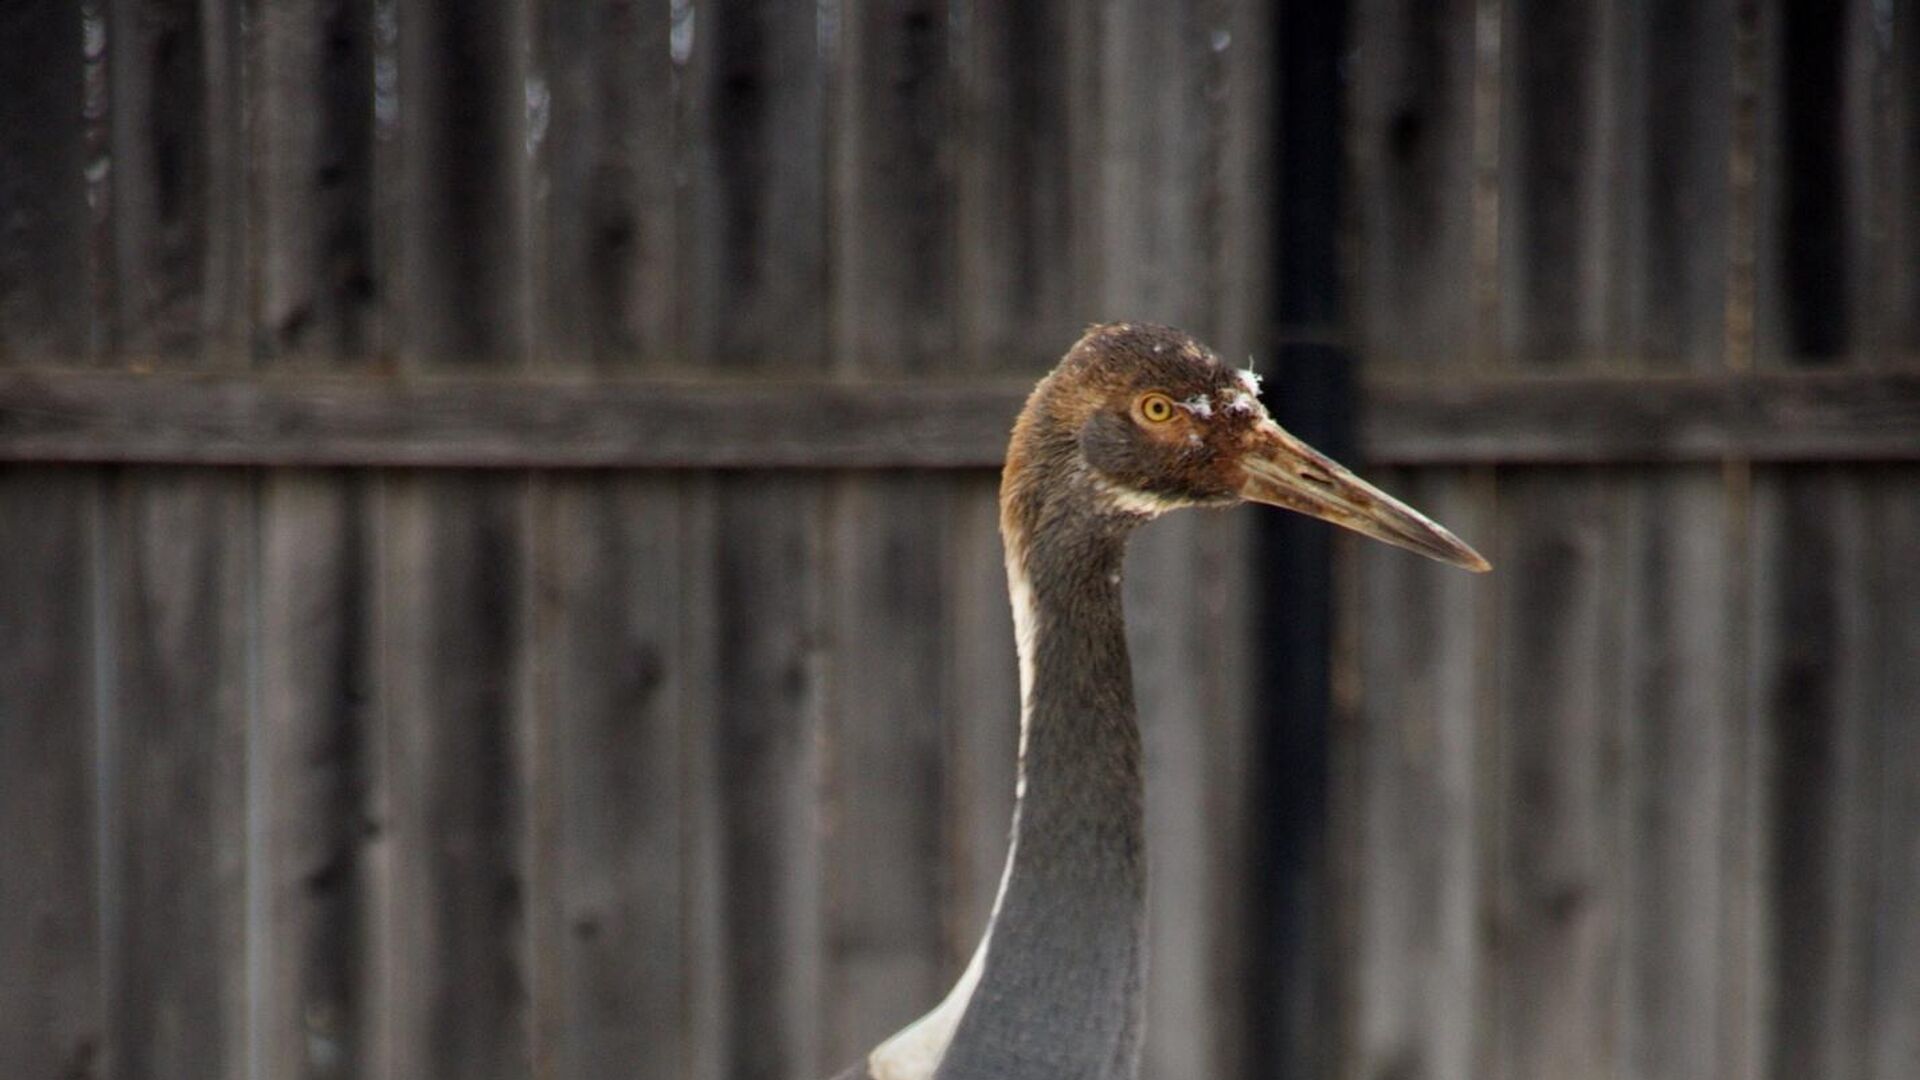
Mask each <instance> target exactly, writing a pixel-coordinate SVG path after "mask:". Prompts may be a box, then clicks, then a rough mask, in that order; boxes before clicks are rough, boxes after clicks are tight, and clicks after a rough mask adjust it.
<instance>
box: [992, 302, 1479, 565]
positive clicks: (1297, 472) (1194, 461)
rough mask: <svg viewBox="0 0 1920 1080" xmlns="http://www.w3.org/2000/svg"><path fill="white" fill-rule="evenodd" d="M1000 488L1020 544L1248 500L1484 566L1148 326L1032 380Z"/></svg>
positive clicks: (1255, 391)
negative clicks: (1087, 522) (1048, 525)
mask: <svg viewBox="0 0 1920 1080" xmlns="http://www.w3.org/2000/svg"><path fill="white" fill-rule="evenodd" d="M1001 491H1002V514H1003V518H1004V519H1005V523H1006V525H1007V527H1008V530H1009V535H1010V536H1012V535H1017V536H1020V537H1022V538H1024V537H1025V536H1027V535H1030V534H1031V532H1032V531H1033V530H1034V529H1035V528H1038V527H1043V526H1044V523H1045V522H1046V521H1047V520H1048V519H1049V518H1050V517H1053V516H1055V515H1065V514H1073V515H1079V516H1087V515H1093V516H1098V517H1101V518H1104V519H1107V520H1110V521H1112V522H1113V523H1115V524H1118V525H1126V524H1130V523H1137V522H1140V521H1145V520H1148V519H1150V518H1153V517H1156V516H1158V515H1160V514H1162V513H1165V512H1167V511H1169V510H1175V509H1179V508H1181V507H1187V506H1227V505H1231V504H1234V503H1237V502H1240V501H1242V500H1245V501H1251V502H1259V503H1266V504H1268V505H1270V506H1279V507H1284V508H1286V509H1289V510H1295V511H1298V512H1300V513H1304V514H1309V515H1312V516H1314V517H1318V518H1322V519H1324V520H1327V521H1331V522H1333V523H1335V524H1337V525H1341V526H1344V527H1346V528H1349V529H1353V530H1354V531H1356V532H1360V533H1363V534H1365V535H1367V536H1371V537H1373V538H1375V539H1377V540H1382V541H1385V542H1386V543H1389V544H1394V545H1396V546H1399V547H1403V548H1406V549H1408V550H1410V551H1415V552H1418V553H1420V554H1422V555H1425V556H1427V557H1429V558H1433V559H1438V560H1440V561H1442V562H1446V563H1451V564H1452V565H1455V566H1459V567H1463V568H1465V569H1468V570H1475V571H1484V570H1487V569H1488V568H1489V567H1488V564H1487V561H1486V560H1485V559H1483V558H1481V557H1480V555H1479V553H1477V552H1475V551H1474V550H1473V549H1472V548H1470V547H1468V546H1467V545H1466V544H1464V543H1462V542H1460V540H1459V539H1458V538H1456V537H1455V536H1454V535H1453V534H1452V533H1450V532H1448V531H1447V530H1445V529H1443V528H1441V527H1440V526H1439V525H1437V524H1435V523H1434V522H1432V521H1430V520H1428V519H1427V518H1426V517H1425V516H1423V515H1422V514H1420V513H1419V512H1418V511H1416V510H1414V509H1413V508H1411V507H1409V506H1407V505H1405V504H1404V503H1401V502H1400V501H1399V500H1397V499H1394V498H1393V497H1392V496H1390V495H1387V494H1386V493H1384V492H1382V491H1380V490H1379V489H1378V488H1375V487H1374V486H1372V485H1371V484H1368V483H1366V482H1365V481H1363V480H1361V479H1360V478H1359V477H1356V476H1354V475H1353V474H1352V473H1351V472H1348V471H1347V470H1346V469H1345V468H1343V467H1341V466H1340V465H1339V464H1337V463H1335V462H1334V461H1332V460H1330V459H1329V458H1327V457H1326V456H1325V455H1323V454H1321V453H1319V452H1318V451H1316V450H1314V449H1313V448H1311V447H1309V446H1307V445H1306V444H1305V443H1303V442H1301V441H1300V440H1299V439H1296V438H1294V437H1293V436H1292V435H1291V434H1289V433H1288V432H1287V431H1286V430H1284V429H1283V428H1281V427H1280V426H1279V425H1278V424H1276V423H1274V422H1273V419H1272V418H1271V417H1270V416H1268V414H1267V410H1266V407H1265V406H1264V405H1263V404H1262V403H1261V401H1260V382H1259V379H1258V378H1257V377H1256V376H1255V375H1254V374H1253V373H1252V372H1250V371H1240V370H1236V369H1234V368H1232V367H1229V366H1228V365H1226V364H1223V363H1221V362H1220V358H1219V357H1218V356H1216V355H1215V354H1214V352H1213V350H1211V349H1209V348H1207V347H1206V346H1204V345H1202V344H1200V343H1199V342H1198V341H1196V340H1194V339H1193V338H1192V337H1191V336H1189V335H1188V334H1186V333H1183V332H1182V331H1179V330H1175V329H1173V328H1171V327H1166V326H1156V325H1153V324H1150V323H1112V324H1106V325H1100V326H1095V327H1093V328H1091V329H1090V330H1088V331H1087V333H1086V334H1085V336H1083V337H1082V338H1081V339H1080V340H1079V341H1078V342H1076V343H1075V344H1074V346H1073V348H1072V349H1070V350H1068V352H1067V355H1066V357H1065V359H1063V360H1062V361H1061V362H1060V365H1059V366H1058V367H1056V368H1055V369H1054V370H1053V372H1052V373H1051V374H1049V375H1048V376H1047V377H1046V378H1045V379H1042V380H1041V381H1040V385H1039V386H1037V387H1035V388H1034V391H1033V395H1032V396H1031V397H1030V398H1029V399H1028V400H1027V405H1026V408H1025V409H1024V410H1022V411H1021V414H1020V419H1019V420H1018V421H1017V422H1016V423H1015V425H1014V432H1013V441H1012V444H1011V445H1010V446H1009V447H1008V451H1007V464H1006V471H1005V473H1004V475H1003V478H1002V481H1001Z"/></svg>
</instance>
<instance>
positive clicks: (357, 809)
mask: <svg viewBox="0 0 1920 1080" xmlns="http://www.w3.org/2000/svg"><path fill="white" fill-rule="evenodd" d="M250 17H251V19H252V24H251V35H250V39H249V44H250V46H251V50H252V51H251V52H250V54H249V62H248V64H247V69H246V70H247V79H248V95H249V98H248V100H249V102H250V117H251V119H250V123H251V130H250V132H249V138H250V150H251V154H252V166H253V167H252V169H251V172H250V184H251V190H250V214H251V218H250V228H249V230H248V242H249V248H250V251H249V256H250V263H249V265H250V270H251V273H252V275H253V278H252V282H251V285H252V287H251V289H250V295H251V298H252V305H253V311H252V331H251V339H252V351H253V353H254V355H255V356H256V357H257V358H258V363H259V364H260V365H261V366H262V367H267V368H273V369H286V368H302V367H304V368H319V369H337V368H339V367H341V366H342V365H350V364H356V363H359V364H364V363H366V362H367V361H368V359H369V354H370V352H371V350H372V347H373V344H374V341H375V336H376V335H375V329H376V328H375V326H374V316H375V314H376V311H377V300H378V295H377V294H378V291H379V289H380V288H381V287H382V286H383V285H384V284H385V283H384V282H382V281H381V280H380V277H379V275H378V273H377V265H378V264H377V261H376V253H375V251H374V242H373V238H374V221H373V216H372V201H373V187H374V178H373V155H374V102H373V89H374V87H373V59H374V41H373V5H372V3H371V2H368V0H323V2H313V3H283V4H272V5H264V6H262V7H261V8H260V9H259V10H258V11H256V12H253V13H251V15H250ZM259 484H260V490H259V500H260V512H259V527H260V530H261V536H260V556H259V567H258V573H259V584H258V590H259V593H258V617H257V623H256V627H255V633H256V634H257V635H258V638H257V641H256V643H255V649H256V651H257V654H258V656H259V663H260V693H259V700H258V714H257V716H256V718H255V728H254V738H255V740H256V750H255V752H254V755H253V756H254V760H255V761H256V763H257V765H256V769H255V773H254V788H255V790H254V791H253V794H252V798H251V803H252V806H253V807H254V813H255V815H256V819H257V820H256V823H255V829H254V833H255V837H256V842H255V844H254V846H253V848H252V850H251V852H250V860H252V864H251V865H250V866H249V879H250V882H251V889H252V891H253V892H254V896H253V899H252V907H253V909H254V912H255V920H256V921H255V934H254V936H253V938H252V940H251V941H250V945H249V948H250V950H251V954H252V956H253V957H254V961H253V965H254V969H255V972H256V984H255V986H254V988H253V992H252V994H251V1003H252V1015H251V1021H252V1022H251V1026H252V1029H253V1030H252V1042H253V1046H254V1058H255V1061H256V1063H257V1065H256V1067H257V1068H260V1069H262V1070H264V1071H265V1072H266V1073H267V1074H269V1075H273V1076H287V1077H315V1078H319V1077H335V1076H354V1075H362V1074H366V1073H371V1072H372V1071H373V1066H374V1055H373V1050H372V1043H373V1035H374V1015H376V1013H377V1008H378V1005H377V1002H376V1000H375V999H374V992H375V988H376V987H377V985H378V983H379V980H380V977H381V968H380V965H379V963H378V951H377V949H376V947H375V945H374V938H373V934H374V929H375V926H376V921H377V918H378V914H379V911H380V902H381V897H380V895H379V891H378V885H377V879H376V876H375V875H374V873H373V872H372V852H373V849H374V846H375V845H376V844H377V843H378V842H379V841H378V836H379V830H380V825H381V809H382V808H381V807H380V805H379V804H378V802H377V795H376V787H377V776H378V774H377V769H376V764H377V762H376V759H377V755H378V751H379V748H380V747H381V746H382V745H383V739H382V738H381V732H380V730H379V727H378V723H379V721H380V719H381V717H380V715H379V714H378V712H377V711H376V710H375V709H373V708H372V704H371V703H372V699H373V694H374V686H373V673H372V662H373V660H372V640H371V636H372V633H373V628H374V627H373V611H372V608H373V601H374V583H373V580H372V578H373V565H372V550H373V547H372V545H373V536H372V532H373V528H374V525H373V522H372V521H371V520H370V505H369V501H368V499H367V490H368V485H367V484H366V483H365V482H364V481H363V480H362V479H361V478H359V477H357V476H353V475H351V474H346V473H327V472H316V473H290V472H270V473H267V474H265V475H263V476H262V477H261V478H260V481H259Z"/></svg>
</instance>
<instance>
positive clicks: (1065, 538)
mask: <svg viewBox="0 0 1920 1080" xmlns="http://www.w3.org/2000/svg"><path fill="white" fill-rule="evenodd" d="M1259 389H1260V387H1259V380H1258V378H1257V377H1256V376H1254V375H1253V373H1252V372H1249V371H1238V370H1235V369H1233V368H1231V367H1229V366H1227V365H1226V364H1223V363H1222V362H1221V361H1220V359H1219V357H1218V356H1217V355H1215V354H1214V353H1213V351H1212V350H1210V349H1208V348H1207V347H1206V346H1204V345H1202V344H1200V343H1199V342H1198V341H1196V340H1195V339H1194V338H1192V337H1191V336H1189V335H1187V334H1186V333H1183V332H1181V331H1179V330H1176V329H1173V328H1171V327H1166V326H1158V325H1152V324H1146V323H1117V324H1107V325H1099V326H1094V327H1092V328H1091V329H1089V330H1088V331H1087V333H1086V334H1085V336H1083V337H1082V338H1081V339H1080V340H1079V341H1078V342H1077V343H1075V344H1074V346H1073V347H1072V348H1071V349H1070V350H1068V352H1067V354H1066V356H1065V357H1064V358H1063V359H1062V360H1061V362H1060V364H1059V366H1058V367H1056V368H1055V369H1054V370H1053V371H1052V372H1051V373H1050V374H1048V375H1047V376H1046V377H1045V378H1043V379H1042V380H1040V383H1039V385H1037V386H1036V387H1035V388H1034V390H1033V393H1032V395H1031V396H1030V397H1029V398H1028V399H1027V403H1026V406H1025V408H1023V409H1022V410H1021V413H1020V417H1019V419H1018V420H1017V421H1016V422H1015V424H1014V428H1013V437H1012V441H1011V442H1010V444H1009V445H1008V447H1007V458H1006V466H1005V469H1004V470H1003V472H1002V474H1001V481H1000V534H1001V539H1002V541H1003V543H1004V546H1005V550H1006V564H1007V585H1008V593H1009V598H1010V600H1011V602H1012V607H1013V620H1014V629H1015V642H1016V646H1017V649H1018V652H1019V660H1020V740H1019V770H1018V774H1017V776H1018V780H1017V782H1016V787H1015V799H1014V812H1013V828H1012V837H1011V842H1010V844H1009V847H1008V852H1007V862H1006V867H1005V870H1004V871H1003V872H1002V875H1001V878H1000V888H999V894H998V896H997V897H996V898H995V901H994V905H993V911H992V914H991V915H990V916H989V918H988V920H987V927H986V931H985V933H984V934H983V935H982V936H981V939H980V943H979V945H978V946H977V947H976V948H975V950H974V952H973V957H972V960H971V961H970V962H969V963H968V964H967V967H966V969H965V971H964V972H963V973H962V974H961V976H960V978H959V981H958V982H957V983H956V984H955V985H954V987H953V989H952V991H951V992H949V993H948V994H947V996H946V998H945V999H944V1000H942V1001H941V1002H940V1003H939V1005H937V1006H936V1007H935V1008H934V1009H933V1010H932V1011H931V1012H928V1013H927V1014H926V1015H925V1016H922V1017H921V1018H920V1019H919V1020H917V1021H915V1022H914V1023H912V1024H910V1025H908V1026H907V1027H906V1028H904V1029H902V1030H901V1031H900V1032H899V1033H897V1034H895V1035H894V1036H893V1037H891V1038H889V1039H887V1040H886V1041H885V1042H883V1043H881V1044H880V1045H879V1046H878V1047H877V1048H875V1049H874V1050H873V1051H872V1052H871V1053H870V1054H868V1055H867V1057H866V1059H865V1060H864V1061H862V1062H860V1063H858V1064H856V1065H855V1066H853V1067H852V1068H851V1069H849V1070H848V1071H847V1072H846V1073H844V1074H842V1075H841V1076H840V1077H837V1078H836V1080H1132V1078H1133V1077H1134V1076H1136V1075H1137V1073H1138V1071H1139V1059H1140V1037H1141V1027H1142V1008H1141V1006H1142V991H1143V988H1144V981H1145V974H1146V972H1145V960H1146V890H1147V873H1146V859H1145V856H1146V852H1145V830H1144V823H1143V820H1142V812H1141V808H1142V798H1143V785H1142V762H1141V750H1140V731H1139V726H1138V723H1137V720H1136V717H1135V710H1134V701H1133V683H1132V673H1131V670H1130V667H1129V664H1128V659H1127V646H1126V638H1125V632H1124V624H1123V620H1122V613H1121V604H1120V581H1121V563H1122V559H1123V556H1124V554H1125V549H1126V543H1127V539H1128V537H1129V536H1130V535H1131V534H1132V532H1133V531H1134V529H1135V528H1137V527H1138V526H1140V525H1141V524H1143V523H1145V522H1147V521H1149V520H1151V519H1153V518H1155V517H1157V516H1159V515H1160V514H1163V513H1166V512H1167V511H1170V510H1176V509H1181V508H1184V507H1196V506H1198V507H1221V506H1230V505H1233V504H1235V503H1239V502H1242V501H1246V502H1257V503H1265V504H1267V505H1269V506H1278V507H1283V508H1285V509H1288V510H1294V511H1298V512H1300V513H1304V514H1310V515H1312V516H1314V517H1318V518H1323V519H1325V520H1327V521H1330V522H1333V523H1335V524H1337V525H1342V526H1345V527H1346V528H1349V529H1352V530H1354V531H1356V532H1359V533H1362V534H1364V535H1366V536H1370V537H1373V538H1374V539H1376V540H1382V541H1385V542H1386V543H1389V544H1393V545H1396V546H1398V547H1402V548H1406V549H1408V550H1410V551H1414V552H1417V553H1419V554H1421V555H1425V556H1427V557H1429V558H1433V559H1438V560H1440V561H1441V562H1445V563H1450V564H1452V565H1454V566H1458V567H1462V568H1464V569H1467V570H1472V571H1475V572H1484V571H1486V570H1488V569H1490V568H1491V567H1490V566H1489V565H1488V563H1487V561H1486V560H1485V559H1483V558H1481V557H1480V555H1479V553H1477V552H1475V551H1474V550H1473V549H1472V548H1470V547H1468V546H1467V545H1466V544H1464V543H1462V542H1461V541H1460V540H1459V539H1457V538H1456V537H1454V535H1453V534H1452V533H1449V532H1448V531H1447V530H1446V529H1443V528H1441V527H1440V526H1439V525H1437V524H1435V523H1434V522H1432V521H1430V520H1428V519H1427V518H1426V517H1424V516H1423V515H1421V514H1420V513H1419V512H1418V511H1416V510H1414V509H1412V508H1411V507H1409V506H1407V505H1405V504H1403V503H1401V502H1399V501H1398V500H1396V499H1394V498H1393V497H1392V496H1389V495H1387V494H1386V493H1384V492H1382V491H1380V490H1379V489H1378V488H1375V487H1373V486H1372V485H1370V484H1368V483H1366V482H1365V481H1363V480H1361V479H1359V478H1358V477H1356V476H1354V475H1353V474H1352V473H1350V472H1348V471H1347V470H1346V469H1344V468H1342V467H1341V466H1340V465H1338V464H1337V463H1335V462H1334V461H1332V460H1330V459H1328V458H1327V457H1326V456H1324V455H1322V454H1320V453H1319V452H1318V451H1315V450H1314V449H1312V448H1311V447H1309V446H1307V445H1306V444H1305V443H1303V442H1301V441H1300V440H1299V439H1296V438H1294V437H1293V436H1292V435H1291V434H1289V433H1288V432H1287V431H1286V430H1284V429H1283V428H1281V427H1280V426H1279V425H1278V424H1275V423H1274V422H1273V420H1272V419H1271V418H1270V417H1269V416H1268V415H1267V410H1266V408H1265V406H1264V405H1262V404H1261V401H1260V397H1259Z"/></svg>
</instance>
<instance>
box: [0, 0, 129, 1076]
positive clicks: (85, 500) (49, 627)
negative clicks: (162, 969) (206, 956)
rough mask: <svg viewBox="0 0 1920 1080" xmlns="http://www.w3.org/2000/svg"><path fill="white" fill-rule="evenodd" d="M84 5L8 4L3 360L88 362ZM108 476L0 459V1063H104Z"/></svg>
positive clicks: (0, 159)
mask: <svg viewBox="0 0 1920 1080" xmlns="http://www.w3.org/2000/svg"><path fill="white" fill-rule="evenodd" d="M81 26H82V23H81V18H80V13H79V12H78V11H77V10H75V9H74V8H73V6H72V5H69V4H64V3H58V2H52V3H30V4H16V5H12V6H10V7H9V8H8V9H7V11H6V12H5V13H4V14H0V83H4V84H5V85H6V86H7V88H8V89H7V92H6V94H5V95H4V96H3V100H0V365H10V364H23V363H48V362H56V363H57V362H66V363H73V362H76V361H78V360H80V359H82V358H83V357H84V355H85V353H86V351H87V345H88V329H89V326H88V323H89V318H88V317H89V314H90V310H89V304H88V300H89V280H88V271H87V264H88V246H89V232H90V220H89V218H90V215H89V213H88V207H87V201H86V196H87V191H86V186H85V183H86V181H85V176H84V169H85V157H86V141H85V140H86V129H85V127H84V126H83V125H82V123H81V122H80V109H79V106H80V105H81V103H82V97H83V93H84V78H85V55H84V52H83V48H82V40H81ZM98 483H99V478H98V475H97V474H96V473H95V472H94V471H92V470H86V469H43V468H32V467H21V466H14V467H8V468H5V469H0V551H5V552H6V556H5V558H4V559H0V865H4V866H5V867H7V869H6V871H5V872H3V873H0V912H4V913H5V914H3V915H0V956H4V957H6V958H7V959H6V961H5V963H4V964H0V1015H4V1016H6V1017H7V1018H8V1020H7V1022H6V1023H4V1024H0V1061H4V1062H6V1063H7V1067H8V1069H9V1070H10V1071H12V1072H15V1073H17V1074H19V1075H21V1076H60V1075H68V1074H78V1075H86V1074H90V1073H93V1072H95V1071H97V1070H99V1069H100V1068H101V1065H102V1062H103V1058H104V1050H105V1047H104V1045H103V1041H104V1035H105V1032H104V1031H103V1028H102V1024H103V1020H104V1017H103V1016H102V1013H101V1004H102V1002H101V997H102V995H101V941H100V929H101V927H100V903H101V900H100V880H99V876H100V875H99V867H100V862H99V860H100V854H101V853H100V843H99V836H100V833H99V822H98V813H97V811H98V799H99V792H100V787H99V785H100V782H101V777H100V776H99V775H98V773H97V768H98V764H99V761H98V757H97V754H98V746H97V745H96V738H95V736H96V725H97V722H98V709H99V707H100V702H98V701H97V700H96V676H97V674H98V671H97V668H96V665H97V664H98V663H99V662H100V657H99V654H98V651H97V650H98V647H99V641H98V637H97V630H98V628H97V627H96V626H95V625H94V622H95V620H94V607H95V605H94V600H95V598H96V597H97V595H98V593H97V592H96V590H97V588H98V585H99V583H98V581H97V580H96V574H95V569H96V568H95V565H94V544H95V541H96V540H97V539H98V535H99V534H98V523H97V521H96V513H95V507H96V504H97V499H98Z"/></svg>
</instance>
